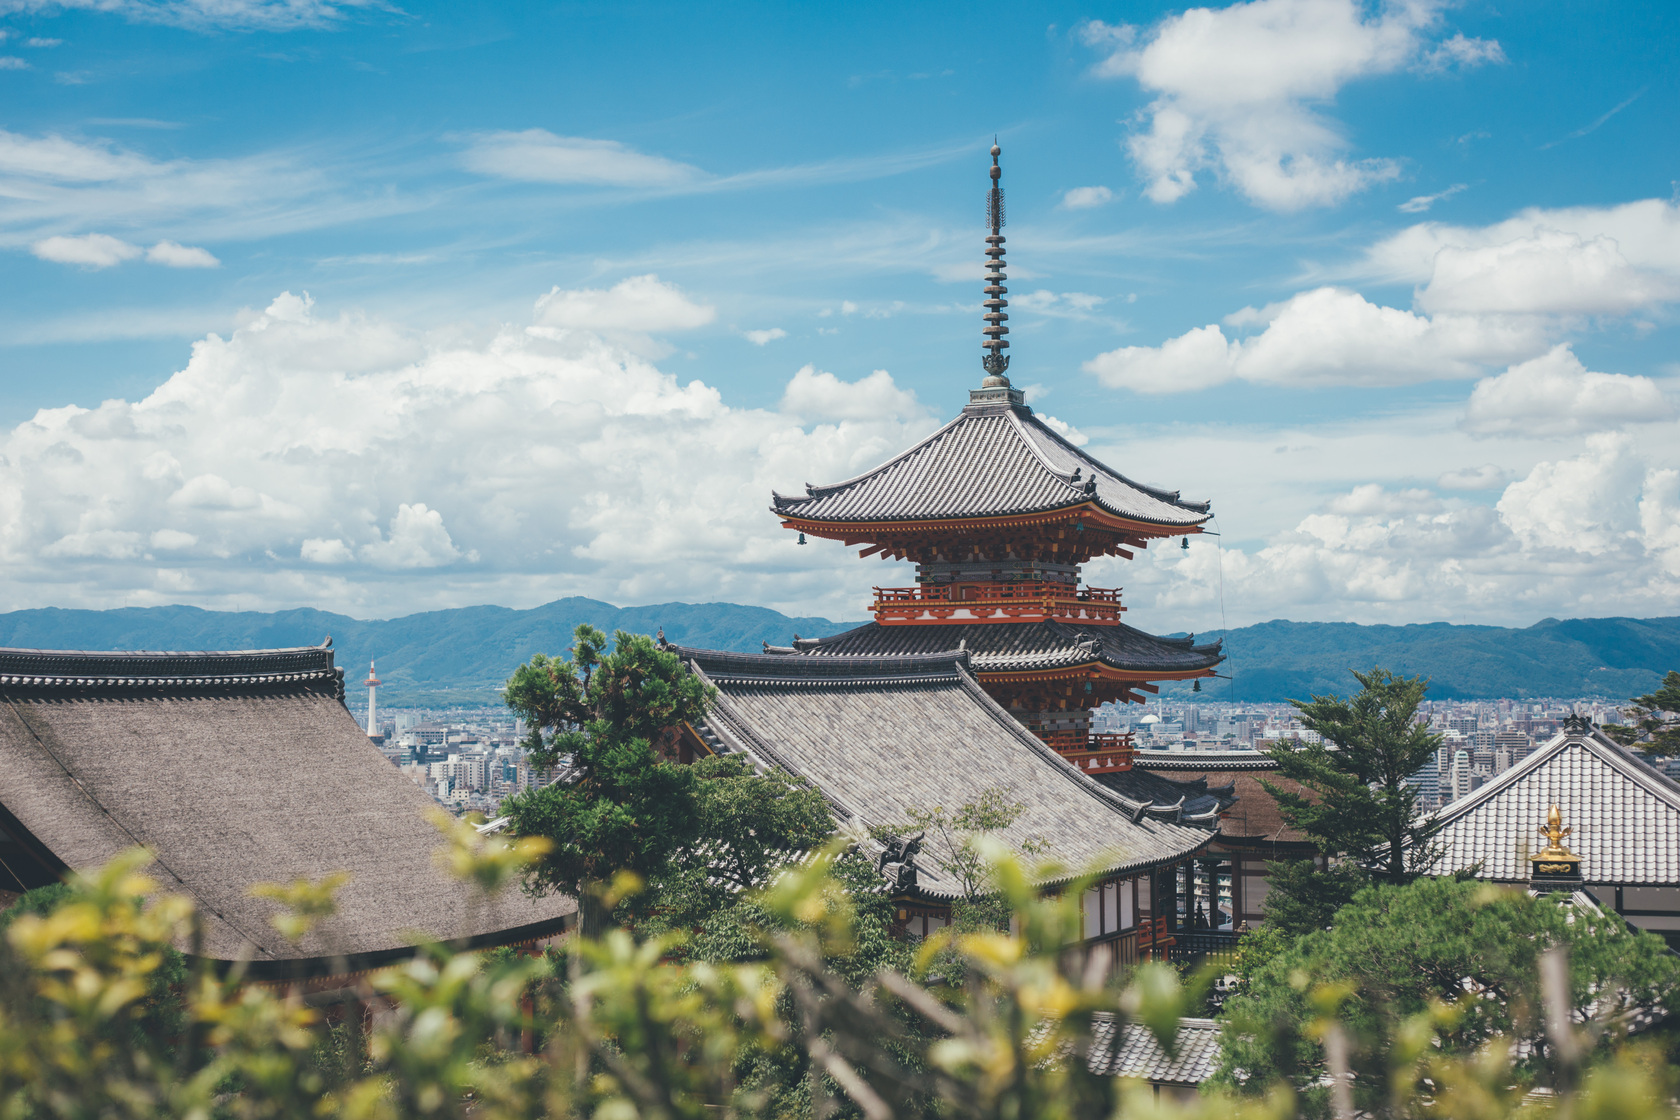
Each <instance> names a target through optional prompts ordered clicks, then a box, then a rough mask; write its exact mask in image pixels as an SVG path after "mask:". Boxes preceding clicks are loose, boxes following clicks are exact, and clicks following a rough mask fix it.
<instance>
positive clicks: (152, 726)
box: [0, 645, 575, 978]
mask: <svg viewBox="0 0 1680 1120" xmlns="http://www.w3.org/2000/svg"><path fill="white" fill-rule="evenodd" d="M343 688H344V685H343V673H342V670H340V669H338V668H337V667H335V666H334V664H333V655H332V651H331V649H330V648H328V647H327V646H325V645H323V646H319V647H304V648H299V649H283V650H252V651H238V652H227V653H99V652H78V651H58V650H0V829H3V830H4V832H5V834H6V843H5V844H4V847H5V848H6V850H7V851H8V853H9V854H8V855H7V859H6V863H7V870H8V872H9V874H10V876H11V877H12V878H16V879H18V880H20V882H19V883H18V884H17V885H20V886H30V885H36V881H41V880H45V881H50V880H52V879H54V878H56V877H58V876H59V875H62V874H63V873H64V872H65V871H67V870H78V871H79V870H90V869H92V868H94V867H97V866H98V865H100V864H103V863H104V862H106V861H107V860H109V859H110V858H111V857H112V856H114V855H116V854H117V853H118V852H120V851H122V850H123V849H125V848H131V847H134V846H137V845H138V846H144V847H146V848H148V849H150V850H151V851H152V852H153V853H154V855H155V857H156V862H155V863H154V864H153V865H152V868H151V871H150V873H151V874H152V875H153V876H154V877H155V878H156V879H157V880H158V881H159V883H160V884H161V885H162V887H163V889H165V890H170V891H176V892H179V893H182V894H185V895H187V896H189V897H190V898H192V899H193V901H194V902H195V903H196V904H197V906H198V908H199V910H200V912H201V913H202V915H203V917H204V922H205V947H204V951H205V955H206V956H208V957H211V958H213V959H217V960H235V959H238V958H239V957H240V956H241V955H249V957H250V959H251V974H252V975H253V976H254V977H257V978H263V977H265V976H280V975H287V974H291V973H296V972H320V971H339V970H341V969H342V967H344V966H345V964H348V967H350V968H352V969H354V968H359V967H371V966H373V965H376V964H379V963H383V962H384V961H386V960H390V959H394V958H395V957H398V956H401V955H405V954H406V953H407V952H408V951H409V947H410V946H411V945H412V944H413V938H414V936H415V935H417V934H418V935H420V936H426V937H432V938H441V939H455V938H467V939H472V940H474V941H476V942H479V943H492V944H502V943H511V942H515V941H522V940H529V939H532V938H536V937H543V936H548V935H550V934H552V933H555V932H558V931H559V929H560V928H561V926H562V925H563V924H564V922H565V921H566V919H567V917H568V915H570V914H572V913H574V912H575V904H574V903H573V902H572V901H571V900H570V899H566V898H560V897H549V898H544V899H532V898H528V897H525V896H524V895H522V894H519V893H518V892H509V893H508V894H506V895H504V896H502V897H501V898H499V899H497V900H495V901H494V902H493V903H490V904H484V903H482V902H481V901H479V900H478V899H476V898H475V897H474V896H473V893H472V891H471V890H470V889H469V888H468V887H467V886H466V885H464V884H462V883H460V882H459V881H457V880H455V879H453V878H451V877H449V876H447V875H445V874H444V873H443V872H441V871H440V870H438V868H437V867H435V866H434V864H433V863H432V852H433V850H434V849H435V848H437V846H438V845H439V844H440V843H441V840H442V838H441V837H440V835H439V834H438V832H437V830H436V829H435V828H434V827H433V826H432V825H431V824H430V822H429V821H428V820H427V813H428V811H429V810H431V809H432V808H434V805H433V802H432V800H431V799H430V798H429V797H427V796H426V795H425V793H423V792H422V791H421V790H420V789H419V787H417V786H416V785H415V784H414V783H413V782H411V781H409V780H408V779H407V778H406V777H404V776H403V775H402V774H401V772H400V771H398V770H397V769H396V768H395V767H393V766H392V765H391V764H390V762H388V761H386V759H385V758H384V757H383V756H382V755H381V754H380V753H379V752H378V750H376V749H375V748H374V747H373V746H372V745H371V744H370V743H369V742H368V739H367V736H366V734H364V733H363V731H362V729H361V728H360V727H358V726H357V725H356V722H355V720H354V719H352V718H351V716H350V713H349V712H348V711H347V710H346V709H345V707H344V704H343V702H342V701H341V699H340V697H341V696H342V693H343ZM14 859H19V860H26V861H27V864H28V866H27V867H25V866H18V865H14V864H13V862H12V861H13V860H14ZM333 871H348V872H349V873H350V875H351V879H350V881H349V882H348V883H347V884H346V885H345V887H344V888H343V889H342V890H341V891H340V892H339V894H338V912H337V913H336V914H335V915H333V916H332V917H331V918H329V919H327V920H326V921H325V922H323V923H322V924H321V925H320V926H319V927H317V929H316V930H315V932H313V933H311V934H310V935H309V936H308V937H307V938H306V939H305V940H304V941H303V942H302V944H301V945H300V946H293V945H291V944H290V943H288V942H287V941H286V940H285V939H283V938H282V937H281V936H280V935H279V934H278V933H277V932H276V931H275V930H274V928H273V927H272V926H271V925H270V924H269V921H268V919H269V917H270V916H271V915H272V914H273V913H274V912H275V904H274V903H273V902H271V901H268V900H263V899H255V898H252V897H251V896H250V893H249V891H250V887H251V886H252V885H253V884H255V883H259V882H275V881H278V882H290V881H291V880H293V879H298V878H309V879H318V878H320V877H321V876H324V875H326V874H328V873H329V872H333ZM25 880H28V881H25ZM337 958H345V961H340V962H338V963H336V964H335V963H333V962H334V961H335V960H336V959H337Z"/></svg>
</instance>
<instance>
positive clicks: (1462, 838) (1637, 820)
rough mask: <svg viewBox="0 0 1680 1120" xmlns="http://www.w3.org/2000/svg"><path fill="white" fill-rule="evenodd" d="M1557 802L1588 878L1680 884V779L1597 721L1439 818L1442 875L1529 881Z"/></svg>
mask: <svg viewBox="0 0 1680 1120" xmlns="http://www.w3.org/2000/svg"><path fill="white" fill-rule="evenodd" d="M1554 802H1555V803H1556V804H1557V805H1558V806H1559V807H1560V808H1561V810H1562V812H1563V823H1564V824H1565V825H1566V826H1568V827H1569V828H1571V829H1573V830H1574V831H1573V832H1572V833H1571V834H1570V836H1569V838H1568V840H1567V841H1566V843H1567V845H1568V847H1569V849H1570V850H1571V851H1572V852H1574V853H1575V854H1576V855H1578V856H1580V857H1581V878H1582V880H1583V881H1584V882H1588V883H1621V884H1680V784H1676V783H1675V782H1674V780H1673V779H1671V778H1669V777H1668V776H1667V775H1665V774H1662V773H1660V772H1659V771H1657V770H1656V769H1655V768H1653V767H1652V766H1650V765H1649V764H1647V763H1645V762H1643V761H1641V760H1640V759H1638V758H1637V757H1635V756H1634V755H1633V753H1632V752H1630V751H1628V750H1627V749H1626V748H1624V747H1622V746H1621V745H1620V744H1618V743H1615V742H1613V741H1612V740H1610V739H1609V738H1607V737H1606V736H1605V735H1604V734H1603V733H1601V732H1600V731H1598V730H1597V729H1596V728H1595V729H1592V730H1574V729H1571V730H1565V731H1562V732H1559V733H1558V734H1557V735H1556V736H1555V737H1554V738H1553V739H1552V740H1551V741H1550V742H1549V743H1547V744H1546V745H1545V746H1543V747H1539V748H1537V749H1536V750H1535V751H1534V752H1533V753H1532V754H1530V755H1529V756H1528V757H1527V758H1525V759H1523V760H1522V761H1521V762H1518V763H1517V764H1516V765H1515V766H1512V767H1511V768H1510V769H1509V770H1506V771H1505V772H1504V773H1502V774H1499V775H1497V776H1495V777H1494V778H1493V780H1491V781H1489V782H1488V783H1487V784H1486V785H1484V786H1482V788H1481V789H1478V790H1476V791H1475V792H1473V793H1471V794H1470V795H1469V796H1467V797H1464V798H1462V799H1461V800H1458V801H1455V802H1452V803H1451V804H1449V805H1446V806H1443V807H1442V808H1441V809H1440V810H1439V811H1437V812H1436V813H1435V814H1434V815H1433V817H1432V818H1431V819H1432V820H1433V821H1435V822H1436V823H1437V824H1438V825H1439V826H1440V828H1439V831H1438V832H1437V833H1436V836H1435V840H1434V842H1435V843H1436V844H1438V845H1440V847H1441V851H1442V857H1441V860H1440V861H1439V862H1438V863H1437V864H1436V868H1437V869H1438V870H1439V871H1441V872H1443V873H1444V872H1450V871H1456V870H1459V869H1460V868H1465V867H1470V866H1471V865H1473V864H1476V863H1481V865H1482V870H1481V876H1480V877H1481V878H1483V879H1494V880H1499V881H1501V882H1527V881H1528V880H1529V878H1530V876H1531V874H1532V870H1531V867H1530V864H1529V859H1528V857H1529V854H1530V853H1532V852H1534V851H1536V850H1538V849H1539V848H1540V847H1541V846H1543V845H1542V844H1541V842H1540V840H1539V835H1538V833H1539V828H1540V826H1541V825H1542V824H1544V823H1545V820H1546V811H1547V808H1548V807H1549V806H1550V805H1552V804H1553V803H1554Z"/></svg>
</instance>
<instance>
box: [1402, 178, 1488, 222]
mask: <svg viewBox="0 0 1680 1120" xmlns="http://www.w3.org/2000/svg"><path fill="white" fill-rule="evenodd" d="M1469 185H1470V184H1468V183H1454V184H1453V185H1452V186H1450V187H1448V188H1447V189H1446V190H1444V191H1436V192H1435V193H1434V194H1420V195H1418V196H1416V197H1415V198H1408V199H1407V200H1406V201H1405V202H1402V203H1401V204H1400V205H1399V206H1398V207H1396V209H1398V210H1399V211H1400V212H1401V213H1402V214H1421V213H1423V212H1424V211H1425V210H1428V209H1429V208H1430V207H1431V206H1433V205H1435V204H1436V203H1437V202H1440V201H1441V200H1442V199H1443V198H1451V197H1452V196H1453V195H1455V194H1457V193H1458V192H1459V191H1462V190H1464V189H1466V188H1467V187H1468V186H1469Z"/></svg>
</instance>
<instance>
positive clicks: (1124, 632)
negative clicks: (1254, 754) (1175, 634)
mask: <svg viewBox="0 0 1680 1120" xmlns="http://www.w3.org/2000/svg"><path fill="white" fill-rule="evenodd" d="M959 647H960V648H962V649H965V650H967V651H968V654H969V656H970V658H971V659H972V664H973V666H974V669H975V671H976V672H980V673H1002V672H1023V671H1028V670H1034V669H1060V668H1066V667H1069V666H1073V665H1085V664H1089V663H1090V662H1093V661H1100V662H1102V663H1103V664H1104V665H1108V666H1110V667H1112V668H1115V669H1129V670H1134V671H1142V672H1162V673H1193V672H1195V671H1196V670H1198V669H1211V668H1213V666H1215V665H1218V664H1219V663H1220V662H1221V661H1223V660H1224V657H1223V655H1222V654H1221V653H1220V652H1219V643H1218V642H1213V643H1210V644H1208V645H1202V646H1198V645H1196V644H1195V643H1194V638H1157V637H1155V636H1154V635H1152V634H1145V633H1144V632H1143V631H1142V630H1136V629H1133V628H1132V627H1130V626H1127V625H1125V624H1124V623H1122V624H1121V625H1118V626H1088V627H1082V626H1076V625H1072V624H1069V623H1066V622H1058V621H1055V620H1053V619H1052V620H1047V621H1044V622H987V623H976V624H973V625H969V626H882V625H881V624H880V623H878V622H869V623H865V624H864V625H862V626H859V627H858V628H856V629H855V630H847V631H846V632H845V633H842V634H835V635H833V636H832V637H827V638H809V639H801V640H798V641H795V642H794V644H793V646H792V647H791V648H789V649H788V651H787V652H789V653H793V652H798V653H806V654H820V655H823V656H836V655H839V656H849V657H858V656H869V657H906V656H918V655H926V654H932V653H939V652H943V651H947V650H953V649H957V648H959ZM772 652H774V647H772Z"/></svg>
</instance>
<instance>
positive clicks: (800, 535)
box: [799, 533, 805, 544]
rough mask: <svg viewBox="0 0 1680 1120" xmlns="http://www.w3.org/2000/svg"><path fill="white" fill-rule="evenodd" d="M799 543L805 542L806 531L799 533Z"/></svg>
mask: <svg viewBox="0 0 1680 1120" xmlns="http://www.w3.org/2000/svg"><path fill="white" fill-rule="evenodd" d="M799 543H800V544H804V543H805V534H804V533H801V534H799Z"/></svg>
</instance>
